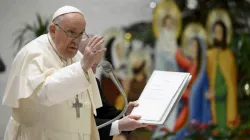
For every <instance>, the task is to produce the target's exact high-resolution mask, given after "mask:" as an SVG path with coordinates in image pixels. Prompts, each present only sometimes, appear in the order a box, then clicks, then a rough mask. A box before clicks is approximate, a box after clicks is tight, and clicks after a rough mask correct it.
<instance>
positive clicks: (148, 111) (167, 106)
mask: <svg viewBox="0 0 250 140" xmlns="http://www.w3.org/2000/svg"><path fill="white" fill-rule="evenodd" d="M191 77H192V76H191V75H190V73H184V72H169V71H157V70H155V71H154V72H153V73H152V75H151V76H150V78H149V80H148V83H147V85H146V86H145V88H144V90H143V92H142V93H141V96H140V98H139V99H138V103H139V106H138V107H136V108H134V109H133V110H132V112H131V115H140V116H141V119H140V120H138V121H139V122H142V123H145V124H152V125H162V124H164V123H165V121H166V120H167V118H168V116H169V114H170V113H171V110H172V109H173V108H174V106H176V105H177V104H178V102H179V100H180V98H181V96H182V94H183V93H184V91H185V89H186V88H187V85H188V83H189V82H190V79H191Z"/></svg>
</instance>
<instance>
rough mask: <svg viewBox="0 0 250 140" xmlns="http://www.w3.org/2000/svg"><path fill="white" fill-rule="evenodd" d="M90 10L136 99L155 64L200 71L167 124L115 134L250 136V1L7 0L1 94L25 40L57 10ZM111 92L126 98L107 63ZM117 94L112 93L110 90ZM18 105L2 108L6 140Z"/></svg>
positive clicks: (1, 24) (93, 28)
mask: <svg viewBox="0 0 250 140" xmlns="http://www.w3.org/2000/svg"><path fill="white" fill-rule="evenodd" d="M64 5H72V6H75V7H77V8H79V9H80V10H82V11H83V13H84V14H85V17H86V21H87V27H86V29H87V30H86V32H87V33H88V34H98V35H103V36H104V38H105V42H104V44H103V47H106V48H107V51H106V53H105V54H104V56H103V59H104V60H107V61H109V62H111V64H112V65H113V68H114V70H115V73H116V75H117V77H118V79H119V80H120V82H121V84H122V86H123V88H124V90H125V91H126V94H127V97H128V100H129V101H135V100H137V99H138V98H139V96H140V94H141V92H142V90H143V88H144V87H145V85H146V83H147V80H148V79H149V77H150V75H151V73H152V72H153V71H154V70H166V71H177V72H189V73H191V74H192V75H193V77H192V80H191V82H190V84H189V85H188V88H187V89H186V90H185V92H184V94H183V96H182V98H181V100H180V102H179V104H178V105H177V106H176V107H175V108H174V109H173V111H172V112H171V114H170V116H171V117H169V119H168V121H167V124H166V125H165V126H148V127H147V128H144V129H138V130H136V131H133V132H132V133H130V134H126V135H119V136H116V137H114V139H120V140H121V139H128V140H138V139H139V140H141V139H142V140H146V139H155V140H156V139H184V138H189V139H209V138H210V139H230V138H240V139H241V138H248V137H249V136H250V135H249V134H250V133H249V132H250V110H249V108H250V89H249V84H250V65H248V63H249V61H250V11H249V9H250V1H249V0H136V1H135V0H126V1H121V0H105V1H101V0H89V1H87V0H82V1H71V2H69V1H66V0H60V1H59V0H54V1H44V0H33V1H31V0H22V1H17V0H16V1H15V0H10V1H3V0H1V1H0V31H1V32H0V36H1V38H0V100H1V101H2V96H3V92H4V90H5V86H6V82H7V77H8V73H9V70H10V66H11V63H12V61H13V59H14V57H15V55H16V52H17V51H19V50H20V49H21V48H22V47H23V45H25V44H26V43H27V42H29V41H30V40H32V39H34V38H36V37H38V36H40V35H42V34H44V33H47V27H48V25H49V23H50V20H51V17H52V15H53V13H54V12H55V10H56V9H58V8H59V7H61V6H64ZM96 76H97V77H98V78H99V79H100V80H101V84H102V87H103V89H104V94H105V95H106V97H107V98H108V100H109V101H110V103H112V104H113V105H115V106H116V107H117V108H119V109H122V108H123V105H124V103H123V98H122V97H121V96H120V93H119V91H118V90H117V88H116V87H115V85H114V84H113V83H112V81H111V80H110V79H109V78H108V77H107V75H105V73H102V70H101V69H99V70H98V73H97V75H96ZM110 93H112V94H110ZM9 116H10V109H9V108H6V107H4V106H2V105H1V106H0V140H1V139H2V138H3V135H4V131H5V127H6V124H7V121H8V119H9Z"/></svg>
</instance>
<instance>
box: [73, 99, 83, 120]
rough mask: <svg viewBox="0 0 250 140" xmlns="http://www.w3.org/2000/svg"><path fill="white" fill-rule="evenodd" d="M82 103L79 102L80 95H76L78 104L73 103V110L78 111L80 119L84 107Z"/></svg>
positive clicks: (77, 115)
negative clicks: (81, 109)
mask: <svg viewBox="0 0 250 140" xmlns="http://www.w3.org/2000/svg"><path fill="white" fill-rule="evenodd" d="M82 106H83V105H82V103H80V102H79V99H78V95H76V102H75V103H73V108H75V109H76V117H77V118H80V108H81V107H82Z"/></svg>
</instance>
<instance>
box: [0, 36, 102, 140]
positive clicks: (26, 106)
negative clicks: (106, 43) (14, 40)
mask: <svg viewBox="0 0 250 140" xmlns="http://www.w3.org/2000/svg"><path fill="white" fill-rule="evenodd" d="M82 57H83V56H82V54H81V53H80V52H79V51H78V53H77V54H76V56H75V57H73V58H72V59H69V60H63V59H61V58H60V56H59V55H58V53H57V51H56V50H55V45H54V43H53V41H52V39H51V36H50V35H49V34H45V35H42V36H40V37H38V38H37V39H35V40H33V41H32V42H30V43H29V44H27V45H26V46H25V47H24V48H23V49H22V50H21V51H20V52H19V53H18V54H17V56H16V58H15V60H14V62H13V64H12V68H11V71H10V77H9V79H8V83H7V88H6V91H5V95H4V98H3V104H4V105H6V106H10V107H12V115H11V118H10V120H9V122H8V125H7V128H6V132H5V140H98V139H99V133H98V130H97V127H96V123H95V120H94V116H93V114H95V115H96V109H97V108H99V107H101V106H102V102H101V98H100V94H99V90H98V86H97V83H96V79H95V75H94V73H93V72H92V70H91V69H90V70H89V71H88V73H87V74H86V73H84V71H83V70H82V68H81V64H80V60H81V59H82ZM76 99H78V100H79V102H80V104H75V103H76ZM77 105H80V107H79V108H78V109H79V110H78V111H76V110H77V107H76V106H77ZM77 112H78V113H79V114H77ZM77 116H80V117H77Z"/></svg>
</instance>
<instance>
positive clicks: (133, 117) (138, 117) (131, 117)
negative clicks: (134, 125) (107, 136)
mask: <svg viewBox="0 0 250 140" xmlns="http://www.w3.org/2000/svg"><path fill="white" fill-rule="evenodd" d="M128 117H129V118H130V119H135V120H139V119H140V118H141V116H140V115H128Z"/></svg>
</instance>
